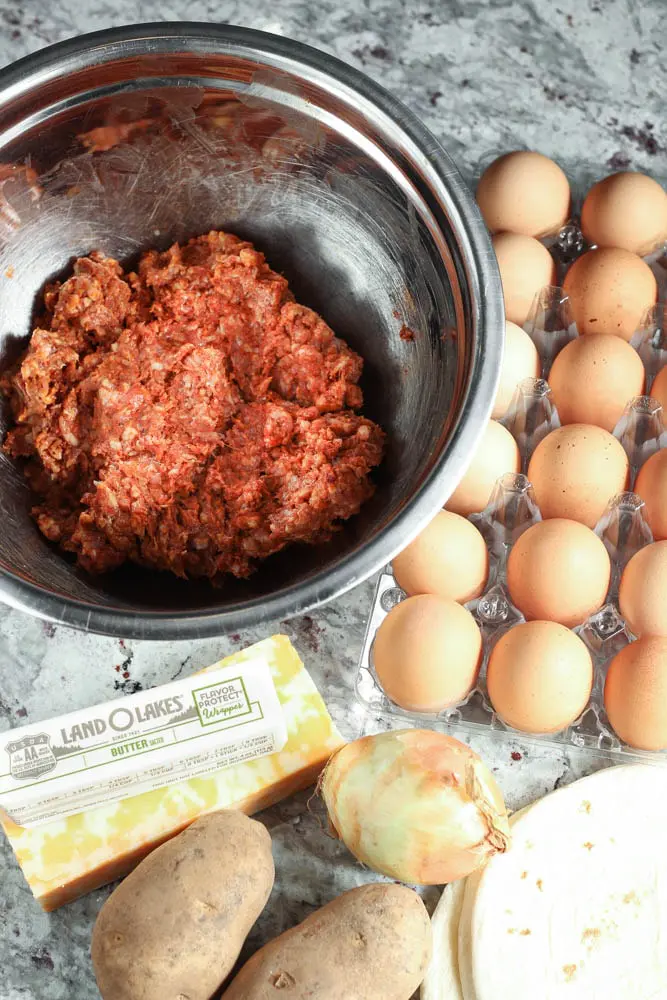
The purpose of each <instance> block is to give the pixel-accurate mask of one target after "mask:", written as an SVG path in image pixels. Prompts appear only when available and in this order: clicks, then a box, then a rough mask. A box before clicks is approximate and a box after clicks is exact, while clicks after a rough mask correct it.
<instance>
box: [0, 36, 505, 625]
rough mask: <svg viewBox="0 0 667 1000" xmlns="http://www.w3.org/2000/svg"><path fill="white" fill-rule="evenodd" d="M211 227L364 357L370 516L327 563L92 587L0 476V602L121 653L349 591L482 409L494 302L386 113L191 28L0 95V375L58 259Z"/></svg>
mask: <svg viewBox="0 0 667 1000" xmlns="http://www.w3.org/2000/svg"><path fill="white" fill-rule="evenodd" d="M214 228H226V229H229V230H230V231H231V232H235V233H237V234H239V235H241V236H244V237H247V238H249V239H251V240H253V241H254V242H255V243H256V244H257V246H258V247H259V248H260V249H262V250H263V251H264V252H265V253H266V255H267V257H268V260H269V262H270V263H271V264H272V265H273V266H274V267H275V268H277V269H278V270H281V271H283V272H284V273H285V274H286V275H287V277H288V278H289V280H290V282H291V285H292V287H293V289H294V291H295V293H296V296H297V298H298V299H300V300H301V301H303V302H304V303H306V304H308V305H310V306H312V307H313V308H314V309H316V310H317V311H319V312H320V313H321V314H322V315H323V316H324V317H325V319H326V320H327V321H328V322H329V324H330V325H331V326H332V327H333V328H334V330H335V331H336V332H337V333H339V334H340V335H341V336H342V337H344V338H345V339H347V341H348V342H349V343H350V344H351V345H352V346H353V347H354V348H355V349H356V350H357V351H358V352H359V353H360V354H361V355H362V356H363V357H364V359H365V363H366V364H365V374H364V381H363V388H364V391H365V396H366V406H365V412H366V413H367V414H368V415H369V416H371V417H372V418H373V419H375V420H377V421H378V422H379V423H380V424H381V425H382V426H383V428H384V429H385V430H386V431H387V434H388V447H387V455H386V459H385V461H384V463H383V465H382V467H381V468H380V470H379V471H378V473H377V477H376V478H377V492H376V494H375V497H374V498H373V499H372V500H371V501H370V502H369V503H368V504H366V506H365V507H364V508H363V510H362V512H361V513H360V514H359V515H358V516H357V517H356V518H353V519H351V520H350V521H349V522H348V523H347V524H346V525H345V526H344V527H343V529H342V530H341V531H340V532H339V533H338V534H337V535H336V537H335V538H334V539H333V541H332V542H331V543H329V544H328V545H326V546H322V547H316V548H306V547H303V548H290V549H288V550H285V551H284V552H283V553H282V554H280V555H278V556H275V557H272V558H271V559H270V560H269V561H268V562H267V563H266V564H265V565H264V566H263V567H262V568H260V569H259V570H258V571H257V573H256V574H255V575H254V576H253V577H252V578H251V579H249V580H248V581H243V582H240V581H234V580H230V581H229V582H228V583H227V584H226V585H225V586H224V587H222V588H220V589H214V588H213V587H211V586H209V585H208V584H207V583H202V582H184V581H179V580H177V579H175V578H173V579H172V578H171V577H170V576H169V575H167V574H158V573H150V572H147V571H144V570H141V569H138V568H136V567H129V566H128V567H127V568H125V569H123V570H121V571H118V572H116V573H113V574H110V575H109V576H107V577H104V578H99V579H98V578H91V577H88V576H86V575H85V574H83V573H81V572H80V571H78V570H77V569H76V568H75V567H74V565H73V564H72V563H71V562H69V561H68V560H67V558H66V557H64V556H63V555H61V554H60V553H59V552H58V551H57V550H55V549H54V548H52V547H51V546H50V545H49V544H48V543H47V542H46V541H45V540H44V538H43V537H42V536H41V535H40V533H39V532H38V530H37V529H36V527H35V525H34V523H33V522H32V520H31V518H30V513H29V510H30V495H29V492H28V490H27V487H26V484H25V481H24V479H23V476H22V474H21V471H20V470H19V469H17V468H15V467H13V465H12V464H11V463H10V462H9V460H8V459H7V458H6V457H5V456H3V457H2V458H1V459H0V463H1V464H0V518H1V520H0V598H2V600H4V601H5V602H7V603H9V604H11V605H14V606H15V607H18V608H23V609H25V610H27V611H29V612H31V613H32V614H36V615H40V616H42V617H44V618H48V619H51V620H54V621H58V622H63V623H66V624H70V625H74V626H78V627H82V628H86V629H90V630H92V631H98V632H105V633H109V634H114V635H119V636H120V635H122V636H128V637H143V638H162V639H165V638H185V637H189V638H192V637H196V636H205V635H212V634H216V633H220V632H224V631H227V630H233V629H241V628H244V627H247V626H250V625H254V624H257V623H258V622H260V621H261V620H263V619H270V618H280V617H281V616H288V615H290V614H294V613H297V612H302V611H305V610H306V609H308V608H312V607H314V606H315V605H318V604H320V603H322V602H324V601H327V600H329V599H330V598H332V597H335V596H336V595H337V594H340V593H342V592H343V591H345V590H346V589H348V588H350V587H352V586H353V585H354V584H356V583H359V582H360V581H361V580H363V579H365V578H366V577H368V576H369V575H370V574H372V573H373V572H374V571H375V570H377V569H378V568H379V567H380V566H381V565H382V564H383V563H385V562H387V561H388V560H389V559H390V558H391V557H392V556H393V555H395V554H396V552H397V551H398V550H399V549H400V548H401V547H402V546H403V545H405V544H406V542H407V541H408V540H409V539H411V538H412V537H413V536H414V535H415V534H416V533H417V531H418V530H419V529H420V528H421V527H422V526H423V525H424V524H425V523H426V522H427V521H428V520H429V518H430V517H432V515H433V514H434V513H435V512H436V510H437V509H438V508H439V507H440V506H442V504H443V502H444V501H445V500H446V499H447V497H448V496H449V494H450V493H451V491H452V489H453V488H454V486H455V485H456V483H457V482H458V480H459V479H460V477H461V475H462V473H463V471H464V469H465V466H466V463H467V462H468V460H469V458H470V455H471V452H472V450H473V449H474V447H475V443H476V441H477V439H478V436H479V434H480V432H481V430H482V427H483V425H484V422H485V420H486V418H487V417H488V415H489V412H490V408H491V403H492V398H493V395H494V392H495V387H496V380H497V375H498V369H499V363H500V357H501V342H502V322H503V309H502V296H501V287H500V280H499V276H498V271H497V268H496V264H495V258H494V256H493V253H492V250H491V245H490V242H489V240H488V237H487V234H486V231H485V228H484V226H483V224H482V221H481V218H480V216H479V214H478V212H477V209H476V207H475V204H474V202H473V199H472V197H471V195H470V194H469V193H468V191H467V190H466V188H465V186H464V184H463V182H462V180H461V178H460V176H459V174H458V173H457V171H456V169H455V168H454V166H453V164H452V163H451V162H450V160H449V159H448V157H447V155H446V154H445V153H444V151H443V150H442V148H441V147H440V146H439V144H438V143H437V142H436V141H435V139H434V138H433V136H432V135H431V134H430V133H429V132H427V131H426V129H424V128H423V127H422V126H421V125H420V123H419V122H418V121H417V120H416V119H415V118H414V117H413V116H412V115H411V114H410V113H409V112H408V111H407V110H406V109H405V108H404V107H402V106H401V105H400V104H399V103H398V102H397V101H395V100H394V99H393V98H392V97H391V96H390V95H389V94H387V93H385V92H384V91H383V90H382V89H381V88H379V87H377V86H375V85H374V84H373V83H371V81H369V80H368V79H367V78H366V77H364V76H363V75H361V74H359V73H357V72H355V71H354V70H352V69H350V68H349V67H347V66H345V65H343V64H342V63H339V62H337V61H336V60H334V59H332V58H330V57H329V56H326V55H324V54H322V53H321V52H318V51H316V50H314V49H311V48H308V47H305V46H303V45H299V44H297V43H295V42H292V41H288V40H286V39H283V38H279V37H274V36H272V35H268V34H263V33H260V32H256V31H248V30H245V29H240V28H232V27H227V26H223V25H212V24H183V23H178V24H173V23H172V24H169V23H165V24H153V25H141V26H135V27H129V28H121V29H114V30H112V31H106V32H101V33H97V34H93V35H88V36H84V37H81V38H78V39H75V40H73V41H69V42H65V43H62V44H59V45H56V46H53V47H52V48H49V49H46V50H44V51H42V52H39V53H38V54H36V55H33V56H29V57H28V58H26V59H23V60H21V61H20V62H18V63H15V64H14V65H12V66H10V67H8V68H7V69H5V70H4V71H2V73H0V352H1V354H2V364H3V365H7V364H9V363H10V362H11V361H12V359H14V358H15V357H16V355H17V353H18V352H19V351H20V350H21V348H22V347H23V346H24V344H25V340H26V337H27V336H28V335H29V333H30V330H31V323H32V320H33V317H34V310H35V304H36V302H37V300H38V297H39V292H40V289H41V288H42V286H43V285H44V283H45V282H46V281H47V280H48V279H51V278H53V276H54V275H58V274H60V273H61V272H63V271H64V270H66V268H67V266H68V264H69V263H71V261H72V258H74V257H76V256H78V255H82V254H86V253H88V252H90V251H91V250H92V249H95V248H97V249H100V250H102V251H104V252H105V253H107V254H111V255H113V256H116V257H118V258H120V259H122V260H123V261H128V260H131V259H132V258H133V257H134V256H135V255H136V254H137V253H138V252H139V251H141V250H143V249H146V248H148V247H153V246H159V247H166V246H167V245H168V244H169V243H170V242H172V241H174V240H183V239H186V238H188V237H190V236H193V235H196V234H199V233H203V232H206V231H208V230H210V229H214ZM401 331H402V333H403V336H401ZM410 331H412V332H413V333H414V339H410V338H411V333H410ZM5 427H6V415H5V424H4V425H3V427H2V428H1V429H2V430H4V428H5Z"/></svg>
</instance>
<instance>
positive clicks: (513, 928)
mask: <svg viewBox="0 0 667 1000" xmlns="http://www.w3.org/2000/svg"><path fill="white" fill-rule="evenodd" d="M433 930H434V956H433V961H432V963H431V967H430V969H429V972H428V975H427V978H426V980H425V981H424V984H423V986H422V1000H561V998H567V1000H625V998H626V997H628V998H632V1000H667V768H663V767H662V766H649V765H646V766H643V765H633V766H627V767H625V766H624V767H612V768H609V769H607V770H605V771H601V772H598V773H597V774H594V775H591V776H590V777H588V778H583V779H582V780H581V781H577V782H575V783H574V784H572V785H569V786H568V787H566V788H562V789H559V790H558V791H556V792H554V793H553V794H551V795H548V796H546V797H545V798H544V799H541V800H539V801H538V802H536V803H534V804H533V805H531V806H528V807H527V808H525V809H522V810H521V811H520V812H518V813H516V814H515V815H514V816H513V817H512V846H511V848H510V850H509V851H508V852H507V853H506V854H502V855H497V856H495V857H494V858H493V859H492V860H491V861H490V862H489V864H488V866H487V867H486V868H485V869H484V870H483V871H481V872H479V873H476V874H474V875H471V876H470V877H469V878H467V879H463V880H461V881H459V882H454V883H452V884H450V885H449V886H447V887H446V889H445V891H444V893H443V895H442V898H441V900H440V902H439V904H438V906H437V908H436V911H435V913H434V915H433Z"/></svg>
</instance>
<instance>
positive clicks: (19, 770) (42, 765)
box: [5, 733, 58, 781]
mask: <svg viewBox="0 0 667 1000" xmlns="http://www.w3.org/2000/svg"><path fill="white" fill-rule="evenodd" d="M5 750H6V751H7V753H8V754H9V770H10V773H11V776H12V778H16V780H17V781H26V780H27V779H28V778H39V777H41V776H42V775H43V774H48V772H49V771H52V770H53V769H54V767H56V766H57V764H58V761H57V760H56V757H55V754H54V752H53V750H52V749H51V743H50V737H49V736H47V734H46V733H37V734H36V735H35V736H23V737H21V739H20V740H14V741H13V742H12V743H8V744H7V746H6V747H5Z"/></svg>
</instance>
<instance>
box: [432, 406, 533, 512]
mask: <svg viewBox="0 0 667 1000" xmlns="http://www.w3.org/2000/svg"><path fill="white" fill-rule="evenodd" d="M520 468H521V457H520V455H519V448H518V446H517V443H516V441H515V440H514V438H513V437H512V435H511V434H510V432H509V431H508V430H507V428H505V427H503V425H502V424H499V423H496V421H495V420H489V422H488V424H487V425H486V429H485V431H484V434H483V435H482V440H481V441H480V442H479V444H478V445H477V451H476V452H475V454H474V455H473V459H472V462H471V463H470V465H469V466H468V469H467V470H466V473H465V475H464V477H463V479H462V480H461V482H460V483H459V485H458V486H457V487H456V489H455V490H454V492H453V493H452V495H451V497H450V498H449V500H448V501H447V503H446V504H445V507H446V509H447V510H451V511H453V513H454V514H462V515H463V516H464V517H467V515H468V514H474V513H476V512H478V511H480V510H484V508H485V507H486V505H487V504H488V502H489V500H490V498H491V494H492V492H493V487H494V486H495V484H496V480H497V479H499V478H500V477H501V476H502V475H504V474H505V473H506V472H518V471H519V469H520Z"/></svg>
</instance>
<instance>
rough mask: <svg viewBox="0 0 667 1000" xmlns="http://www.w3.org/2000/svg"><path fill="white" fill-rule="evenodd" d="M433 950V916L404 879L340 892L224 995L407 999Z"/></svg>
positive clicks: (259, 956) (271, 999) (266, 951)
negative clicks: (404, 883)
mask: <svg viewBox="0 0 667 1000" xmlns="http://www.w3.org/2000/svg"><path fill="white" fill-rule="evenodd" d="M430 957H431V922H430V920H429V917H428V913H427V912H426V907H425V906H424V904H423V902H422V901H421V899H420V897H419V896H418V895H417V894H416V893H415V892H413V891H412V889H408V888H406V886H403V885H396V884H383V883H375V884H372V885H364V886H360V887H359V888H357V889H351V890H350V891H349V892H345V893H343V895H342V896H339V897H338V898H337V899H334V900H333V902H331V903H328V904H327V906H323V907H322V909H321V910H317V911H316V912H315V913H312V914H311V915H310V916H309V917H306V919H305V920H304V921H303V923H301V924H299V925H298V927H294V928H292V930H289V931H286V932H285V933H284V934H281V935H280V937H278V938H276V939H275V941H271V942H270V943H269V944H267V945H265V946H264V948H262V949H260V951H258V952H257V953H256V954H255V955H253V957H252V958H251V959H250V960H249V961H248V962H246V964H245V965H244V966H243V968H242V969H241V971H240V972H239V973H238V975H237V976H236V978H235V979H234V980H233V981H232V983H231V985H230V986H229V987H228V989H227V990H225V992H224V993H223V995H222V1000H276V998H277V993H278V991H279V990H285V993H284V994H281V995H284V996H285V997H289V1000H409V998H410V997H411V996H412V994H413V993H414V991H415V990H416V989H417V987H418V986H419V984H420V983H421V982H422V980H423V978H424V976H425V974H426V968H427V966H428V963H429V960H430Z"/></svg>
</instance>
